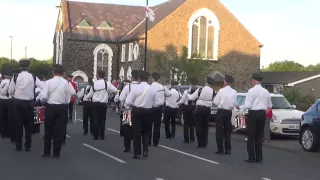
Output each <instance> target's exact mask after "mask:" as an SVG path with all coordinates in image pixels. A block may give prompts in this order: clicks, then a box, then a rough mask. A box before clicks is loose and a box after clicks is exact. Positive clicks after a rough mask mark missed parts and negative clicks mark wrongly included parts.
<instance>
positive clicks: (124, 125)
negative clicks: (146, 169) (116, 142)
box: [115, 70, 139, 153]
mask: <svg viewBox="0 0 320 180" xmlns="http://www.w3.org/2000/svg"><path fill="white" fill-rule="evenodd" d="M131 75H132V83H128V84H127V85H126V86H125V87H124V88H123V89H122V91H121V94H120V97H119V100H120V103H121V113H120V122H121V128H120V133H122V135H123V144H124V151H123V152H126V153H127V152H131V141H132V139H133V128H132V122H131V119H130V117H128V118H127V119H123V118H124V115H123V114H124V113H130V109H126V108H124V107H123V106H124V103H125V100H126V98H127V96H128V94H129V93H130V92H131V91H132V90H134V89H136V88H137V87H138V85H139V71H138V70H133V71H132V72H131ZM115 99H116V98H115ZM125 118H126V117H125Z"/></svg>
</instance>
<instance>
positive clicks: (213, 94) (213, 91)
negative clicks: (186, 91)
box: [212, 90, 216, 101]
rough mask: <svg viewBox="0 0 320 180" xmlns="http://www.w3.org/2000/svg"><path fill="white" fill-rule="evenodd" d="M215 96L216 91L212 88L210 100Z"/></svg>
mask: <svg viewBox="0 0 320 180" xmlns="http://www.w3.org/2000/svg"><path fill="white" fill-rule="evenodd" d="M215 96H216V91H215V90H212V101H213V99H214V97H215Z"/></svg>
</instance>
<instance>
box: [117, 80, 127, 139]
mask: <svg viewBox="0 0 320 180" xmlns="http://www.w3.org/2000/svg"><path fill="white" fill-rule="evenodd" d="M128 84H130V80H124V81H123V82H120V84H119V86H118V91H117V94H116V95H115V97H114V102H115V103H116V106H117V109H116V112H117V113H118V114H119V117H120V136H121V137H122V136H123V130H122V118H123V112H122V109H123V102H120V94H121V93H122V91H123V89H124V87H125V86H126V85H128Z"/></svg>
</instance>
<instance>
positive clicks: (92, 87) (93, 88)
mask: <svg viewBox="0 0 320 180" xmlns="http://www.w3.org/2000/svg"><path fill="white" fill-rule="evenodd" d="M92 90H93V92H96V90H95V89H94V83H93V84H92Z"/></svg>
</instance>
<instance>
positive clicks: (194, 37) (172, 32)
mask: <svg viewBox="0 0 320 180" xmlns="http://www.w3.org/2000/svg"><path fill="white" fill-rule="evenodd" d="M151 9H153V10H154V12H155V21H154V22H151V21H148V46H147V47H148V54H147V70H148V71H149V72H153V71H154V69H155V66H156V63H155V57H156V55H157V54H159V53H160V54H163V55H165V56H167V57H174V56H178V55H180V54H181V52H180V49H181V48H182V47H187V48H188V55H189V57H190V58H192V57H191V56H192V55H193V54H200V55H201V57H202V58H203V60H206V61H210V64H211V65H212V71H219V72H221V73H223V74H225V73H228V74H231V75H233V76H234V77H235V81H236V86H237V88H238V89H245V88H246V87H247V86H248V82H250V76H251V73H252V72H255V71H257V70H259V67H260V48H261V47H262V45H261V43H260V42H259V41H258V40H257V39H256V38H255V37H254V36H253V35H252V34H250V32H249V31H248V30H247V29H246V28H245V27H244V26H243V25H242V24H241V23H240V22H239V21H238V20H237V19H236V17H235V16H234V15H233V14H232V13H231V12H230V11H228V9H227V8H226V7H225V6H224V5H223V4H222V3H221V2H220V0H168V1H166V2H164V3H161V4H158V5H156V6H153V7H151ZM145 10H146V9H145V7H143V6H129V5H117V4H99V3H86V2H75V1H66V0H62V1H61V4H60V11H59V15H58V19H57V24H56V29H55V34H54V41H53V43H54V62H55V63H57V64H63V65H64V66H65V67H66V68H67V71H68V72H72V74H73V75H74V77H75V80H76V81H78V82H81V81H87V80H88V78H90V77H95V75H96V72H97V71H98V70H103V71H105V72H106V74H107V75H106V76H107V77H106V79H107V80H108V81H111V80H112V79H118V78H119V79H122V80H123V79H131V71H132V70H133V69H143V66H144V36H145V35H144V33H145V26H146V25H145V23H146V22H145Z"/></svg>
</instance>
